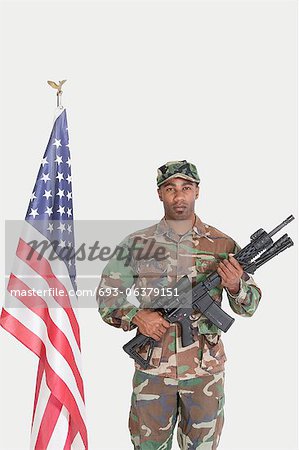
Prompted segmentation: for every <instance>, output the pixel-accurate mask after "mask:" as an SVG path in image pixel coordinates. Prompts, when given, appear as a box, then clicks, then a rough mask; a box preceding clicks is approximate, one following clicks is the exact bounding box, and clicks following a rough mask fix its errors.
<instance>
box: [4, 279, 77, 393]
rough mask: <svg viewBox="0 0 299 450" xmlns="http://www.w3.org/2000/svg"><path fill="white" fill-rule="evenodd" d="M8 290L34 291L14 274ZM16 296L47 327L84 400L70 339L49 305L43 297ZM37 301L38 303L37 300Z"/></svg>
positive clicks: (50, 337) (51, 339)
mask: <svg viewBox="0 0 299 450" xmlns="http://www.w3.org/2000/svg"><path fill="white" fill-rule="evenodd" d="M7 290H8V291H9V292H10V291H12V290H13V291H22V292H23V293H25V292H28V291H32V289H31V288H30V287H29V286H27V285H26V284H25V283H23V281H21V280H20V279H19V278H17V277H16V276H15V275H14V274H11V275H10V278H9V282H8V285H7ZM14 296H15V297H16V298H18V299H19V300H20V301H21V302H22V303H23V304H24V305H25V306H27V308H28V309H30V311H32V312H34V313H35V314H36V315H37V316H38V317H40V318H41V319H42V320H43V322H44V323H45V325H46V327H47V334H48V336H49V339H50V341H51V343H52V344H53V346H54V347H55V348H56V350H57V351H58V352H59V353H60V354H61V355H62V356H63V357H64V359H65V360H66V361H67V363H68V365H69V366H70V368H71V370H72V372H73V374H74V377H75V379H76V383H77V386H78V389H79V391H80V394H81V397H82V399H83V400H84V389H83V380H82V377H81V375H80V372H79V370H78V367H77V364H76V361H75V357H74V353H73V350H72V348H71V346H70V343H69V341H68V339H67V338H66V336H65V334H64V333H63V332H62V331H61V329H60V328H58V327H57V325H56V324H55V323H54V322H53V320H52V319H51V316H50V314H49V310H48V308H47V303H46V302H45V301H44V299H43V298H42V297H39V296H38V295H36V296H34V298H33V297H31V296H28V295H27V296H25V295H16V292H14ZM35 299H37V302H36V300H35ZM36 303H38V305H39V307H38V308H36V307H35V305H36Z"/></svg>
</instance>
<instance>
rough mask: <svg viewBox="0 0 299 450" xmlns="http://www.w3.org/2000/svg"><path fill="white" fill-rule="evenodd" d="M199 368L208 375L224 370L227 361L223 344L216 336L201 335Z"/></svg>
mask: <svg viewBox="0 0 299 450" xmlns="http://www.w3.org/2000/svg"><path fill="white" fill-rule="evenodd" d="M201 336H202V355H201V368H202V369H203V370H205V371H207V372H209V373H217V372H221V371H223V370H224V363H225V361H226V360H227V358H226V354H225V352H224V346H223V342H222V340H221V339H220V336H219V335H217V334H202V335H201Z"/></svg>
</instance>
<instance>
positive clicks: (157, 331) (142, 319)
mask: <svg viewBox="0 0 299 450" xmlns="http://www.w3.org/2000/svg"><path fill="white" fill-rule="evenodd" d="M132 322H133V323H135V324H136V325H137V326H138V328H139V331H140V333H142V334H144V335H145V336H150V337H151V338H153V339H155V340H156V341H159V340H160V339H161V337H162V336H163V334H164V333H165V331H166V330H167V329H168V328H169V327H170V323H169V322H167V320H165V319H163V317H162V314H161V313H160V312H158V311H152V310H150V309H141V310H140V311H138V313H137V314H136V316H135V317H133V319H132Z"/></svg>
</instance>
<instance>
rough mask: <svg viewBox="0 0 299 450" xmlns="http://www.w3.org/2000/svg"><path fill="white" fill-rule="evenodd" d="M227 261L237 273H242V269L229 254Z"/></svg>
mask: <svg viewBox="0 0 299 450" xmlns="http://www.w3.org/2000/svg"><path fill="white" fill-rule="evenodd" d="M229 261H230V263H231V264H232V265H233V266H234V267H235V268H236V269H237V270H238V272H243V267H242V266H241V264H239V263H238V261H237V260H236V258H234V257H233V255H232V254H231V253H230V254H229Z"/></svg>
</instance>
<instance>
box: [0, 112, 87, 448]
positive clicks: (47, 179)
mask: <svg viewBox="0 0 299 450" xmlns="http://www.w3.org/2000/svg"><path fill="white" fill-rule="evenodd" d="M58 114H59V115H58ZM58 114H57V117H56V120H55V123H54V126H53V130H52V133H51V136H50V139H49V142H48V145H47V148H46V151H45V154H44V157H43V159H42V162H41V165H40V169H39V172H38V176H37V179H36V183H35V186H34V189H33V192H32V194H31V198H30V203H29V207H28V210H27V214H26V218H25V222H24V227H23V231H22V233H21V236H20V238H19V242H18V246H17V251H16V258H15V263H14V267H13V270H12V272H11V274H10V278H9V282H8V286H7V290H8V292H9V293H10V296H9V298H8V299H7V301H6V303H5V305H4V307H3V309H2V313H1V317H0V324H1V326H2V327H3V328H5V329H6V330H7V331H8V332H9V333H11V334H12V335H13V336H15V337H16V338H17V339H18V340H19V341H21V342H22V343H23V344H24V345H25V346H26V347H28V348H29V349H30V350H31V351H32V352H34V353H35V354H36V355H37V356H38V358H39V363H38V370H37V379H36V390H35V398H34V405H33V417H32V429H31V449H34V450H46V449H47V450H68V449H78V450H84V449H87V448H88V446H87V430H86V425H85V400H84V389H83V379H82V373H81V346H80V331H79V324H78V318H77V312H76V303H77V297H76V295H75V291H76V268H75V252H74V248H75V247H74V229H73V201H72V176H71V160H70V151H69V138H68V127H67V117H66V111H65V109H63V110H58ZM33 242H35V243H40V242H44V243H46V244H47V245H46V246H45V247H44V248H43V250H42V247H36V246H35V244H33ZM29 255H30V256H29ZM53 255H55V258H54V257H53ZM58 256H59V257H58ZM33 293H34V294H33ZM70 293H73V295H70Z"/></svg>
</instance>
